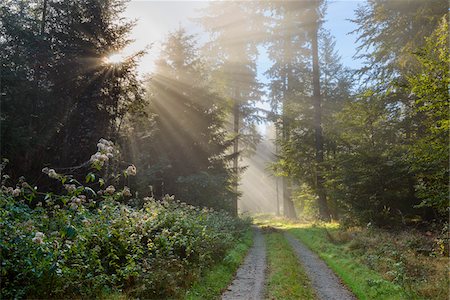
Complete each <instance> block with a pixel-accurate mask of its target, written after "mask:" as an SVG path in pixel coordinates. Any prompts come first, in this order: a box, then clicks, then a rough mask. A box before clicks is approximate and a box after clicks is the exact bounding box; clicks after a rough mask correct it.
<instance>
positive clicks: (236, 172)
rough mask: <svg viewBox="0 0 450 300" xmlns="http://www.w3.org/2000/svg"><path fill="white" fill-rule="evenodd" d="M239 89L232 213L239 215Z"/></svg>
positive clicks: (235, 126)
mask: <svg viewBox="0 0 450 300" xmlns="http://www.w3.org/2000/svg"><path fill="white" fill-rule="evenodd" d="M238 97H239V91H236V95H235V98H234V106H233V119H234V120H233V132H234V134H235V140H234V144H233V153H234V155H235V157H234V158H233V171H234V176H235V178H234V192H235V197H234V199H233V202H232V207H231V209H232V213H233V215H234V216H236V217H237V215H238V197H239V196H238V189H239V157H238V153H239V117H240V114H239V99H238Z"/></svg>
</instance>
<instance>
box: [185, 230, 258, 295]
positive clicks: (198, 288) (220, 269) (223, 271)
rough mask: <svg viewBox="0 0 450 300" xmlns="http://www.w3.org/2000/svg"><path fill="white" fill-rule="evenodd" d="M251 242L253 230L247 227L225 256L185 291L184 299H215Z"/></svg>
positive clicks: (226, 283)
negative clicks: (240, 239)
mask: <svg viewBox="0 0 450 300" xmlns="http://www.w3.org/2000/svg"><path fill="white" fill-rule="evenodd" d="M252 244H253V231H252V230H251V229H249V230H248V231H247V232H246V233H245V234H244V236H243V238H242V241H241V242H239V243H238V244H237V245H236V246H235V247H234V248H233V249H232V250H230V252H229V253H228V254H227V255H226V256H225V258H224V259H223V260H222V261H221V262H220V263H219V264H217V265H215V266H214V267H213V268H211V270H209V271H208V272H206V273H205V274H204V275H203V276H202V277H201V278H200V279H199V280H198V281H197V282H195V283H194V285H193V286H192V287H191V288H190V289H189V290H188V291H187V292H186V296H185V299H189V300H194V299H199V300H200V299H217V298H219V296H220V295H221V294H222V292H223V290H224V289H225V288H226V287H227V286H228V285H229V284H230V282H231V280H232V279H233V276H234V274H235V272H236V270H237V268H238V267H239V265H240V264H241V263H242V261H243V260H244V258H245V255H246V254H247V252H248V250H249V248H250V247H251V245H252Z"/></svg>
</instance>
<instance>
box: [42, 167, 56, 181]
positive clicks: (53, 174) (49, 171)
mask: <svg viewBox="0 0 450 300" xmlns="http://www.w3.org/2000/svg"><path fill="white" fill-rule="evenodd" d="M42 173H45V174H47V175H48V177H50V178H53V179H58V178H59V177H60V175H59V174H58V173H56V171H55V170H54V169H49V168H47V167H45V168H43V169H42Z"/></svg>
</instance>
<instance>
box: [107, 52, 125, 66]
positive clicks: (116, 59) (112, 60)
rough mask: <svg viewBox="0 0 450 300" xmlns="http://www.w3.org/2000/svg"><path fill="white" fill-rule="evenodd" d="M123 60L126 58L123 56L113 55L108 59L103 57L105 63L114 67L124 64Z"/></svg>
mask: <svg viewBox="0 0 450 300" xmlns="http://www.w3.org/2000/svg"><path fill="white" fill-rule="evenodd" d="M125 59H126V57H125V56H124V55H123V54H120V53H114V54H111V55H110V56H108V57H105V63H107V64H114V65H116V64H120V63H122V62H124V61H125Z"/></svg>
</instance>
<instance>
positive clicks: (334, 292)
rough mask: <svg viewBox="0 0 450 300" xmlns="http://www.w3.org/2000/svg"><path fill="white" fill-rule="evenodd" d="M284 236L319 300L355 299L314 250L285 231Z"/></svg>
mask: <svg viewBox="0 0 450 300" xmlns="http://www.w3.org/2000/svg"><path fill="white" fill-rule="evenodd" d="M285 236H286V239H287V240H288V241H289V243H290V244H291V246H292V248H293V249H294V252H295V254H296V255H297V257H298V258H299V260H300V262H301V263H302V265H303V267H304V268H305V272H306V274H307V275H308V277H309V279H310V280H311V285H312V286H313V288H314V290H315V292H316V295H317V297H318V298H319V299H320V300H355V299H356V297H355V296H354V295H353V294H352V293H351V292H350V291H349V290H348V289H347V288H346V287H345V286H344V285H343V284H342V282H341V281H340V279H339V278H338V277H337V276H336V274H334V272H333V271H332V270H331V269H330V268H329V267H328V266H327V265H326V263H325V262H324V261H323V260H321V259H320V258H319V257H318V256H317V255H316V254H315V253H314V252H312V251H311V250H309V249H308V248H307V247H306V246H305V245H303V244H302V243H301V242H300V241H299V240H298V239H296V238H295V237H293V236H292V235H291V234H289V233H285Z"/></svg>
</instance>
